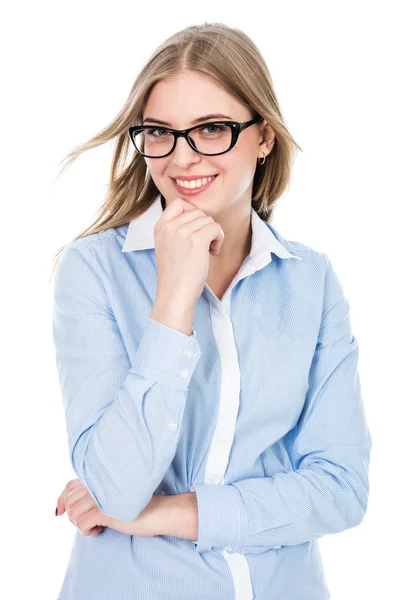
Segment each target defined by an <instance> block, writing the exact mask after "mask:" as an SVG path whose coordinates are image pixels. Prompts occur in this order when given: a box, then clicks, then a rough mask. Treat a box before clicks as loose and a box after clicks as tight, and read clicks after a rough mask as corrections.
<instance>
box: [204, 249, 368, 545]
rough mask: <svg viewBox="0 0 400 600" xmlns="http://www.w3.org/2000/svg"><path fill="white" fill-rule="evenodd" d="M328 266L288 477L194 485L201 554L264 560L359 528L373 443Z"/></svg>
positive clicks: (353, 351) (343, 308)
mask: <svg viewBox="0 0 400 600" xmlns="http://www.w3.org/2000/svg"><path fill="white" fill-rule="evenodd" d="M324 257H325V260H326V274H325V289H324V306H323V311H322V321H321V327H320V331H319V337H318V340H317V344H316V349H315V355H314V357H313V361H312V365H311V368H310V373H309V387H308V392H307V395H306V398H305V403H304V407H303V411H302V413H301V416H300V418H299V420H298V423H297V428H296V432H295V437H294V442H293V448H292V454H291V463H292V468H293V470H292V471H290V472H282V473H276V474H274V475H273V476H272V477H258V478H254V477H252V478H248V479H243V480H240V481H235V482H233V483H231V484H226V485H210V484H201V483H197V484H194V485H193V487H194V489H195V492H196V495H197V505H198V528H199V529H198V540H197V542H195V543H196V550H197V552H206V551H209V550H212V549H223V548H224V547H226V546H231V547H232V550H233V551H234V552H238V553H242V554H259V553H261V552H265V551H266V550H269V549H271V548H276V547H280V546H283V545H294V544H301V543H304V542H306V541H309V540H313V539H316V538H319V537H322V536H323V535H326V534H331V533H337V532H340V531H343V530H345V529H348V528H351V527H354V526H356V525H358V524H359V523H360V522H361V520H362V519H363V517H364V515H365V512H366V509H367V502H368V491H369V484H368V470H369V461H370V450H371V447H372V440H371V436H370V432H369V429H368V426H367V422H366V418H365V412H364V406H363V400H362V396H361V389H360V379H359V374H358V367H357V363H358V353H359V349H358V343H357V340H356V338H355V337H354V336H353V335H352V332H351V325H350V318H349V304H348V301H347V299H346V298H345V296H344V295H343V290H342V287H341V284H340V282H339V280H338V278H337V276H336V274H335V272H334V270H333V268H332V265H331V262H330V261H329V258H328V257H327V256H326V255H325V254H324Z"/></svg>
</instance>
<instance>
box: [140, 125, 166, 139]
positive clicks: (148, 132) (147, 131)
mask: <svg viewBox="0 0 400 600" xmlns="http://www.w3.org/2000/svg"><path fill="white" fill-rule="evenodd" d="M156 131H157V132H158V131H166V129H162V128H160V127H154V128H152V129H147V130H145V132H146V133H147V134H148V135H154V137H162V134H161V135H155V132H156ZM167 133H169V132H167Z"/></svg>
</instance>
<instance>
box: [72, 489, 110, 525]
mask: <svg viewBox="0 0 400 600" xmlns="http://www.w3.org/2000/svg"><path fill="white" fill-rule="evenodd" d="M85 490H86V488H85ZM79 491H80V490H78V492H76V491H75V490H74V491H73V492H71V495H72V494H74V498H73V499H72V500H71V501H70V495H69V494H68V496H67V500H66V503H67V514H68V518H69V520H70V521H71V523H72V524H73V525H75V526H76V527H78V522H79V519H80V518H81V517H82V516H83V515H84V514H85V513H88V512H89V511H91V510H93V509H98V510H100V509H99V507H98V506H97V504H96V503H95V501H94V500H93V498H92V497H91V496H90V494H89V493H88V492H87V490H86V493H85V494H84V495H83V496H81V497H79V495H78V494H79ZM70 502H71V504H70ZM98 525H104V523H98Z"/></svg>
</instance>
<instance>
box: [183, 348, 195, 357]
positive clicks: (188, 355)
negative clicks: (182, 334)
mask: <svg viewBox="0 0 400 600" xmlns="http://www.w3.org/2000/svg"><path fill="white" fill-rule="evenodd" d="M183 354H184V355H185V356H186V357H187V358H191V357H192V356H193V352H192V351H191V350H190V348H187V349H186V350H185V351H184V353H183Z"/></svg>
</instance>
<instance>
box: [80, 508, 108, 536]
mask: <svg viewBox="0 0 400 600" xmlns="http://www.w3.org/2000/svg"><path fill="white" fill-rule="evenodd" d="M101 515H102V513H101V510H100V509H99V508H98V506H96V507H95V508H92V509H91V510H89V511H88V512H85V513H84V514H83V515H81V516H80V517H78V519H77V522H76V526H77V528H78V529H79V531H80V532H81V534H82V535H89V534H90V532H91V531H93V529H94V528H96V527H103V525H102V522H101V521H102V518H101Z"/></svg>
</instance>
